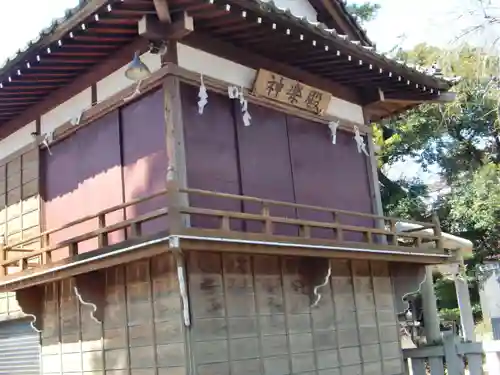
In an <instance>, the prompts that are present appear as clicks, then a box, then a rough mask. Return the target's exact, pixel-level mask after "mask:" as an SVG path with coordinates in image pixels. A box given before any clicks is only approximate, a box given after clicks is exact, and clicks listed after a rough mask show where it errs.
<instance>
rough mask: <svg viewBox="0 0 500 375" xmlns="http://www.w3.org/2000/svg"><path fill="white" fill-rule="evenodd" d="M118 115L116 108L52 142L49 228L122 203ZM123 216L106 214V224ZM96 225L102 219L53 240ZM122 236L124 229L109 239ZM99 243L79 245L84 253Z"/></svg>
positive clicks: (60, 253)
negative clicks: (90, 123) (64, 138)
mask: <svg viewBox="0 0 500 375" xmlns="http://www.w3.org/2000/svg"><path fill="white" fill-rule="evenodd" d="M118 119H119V116H118V112H116V111H115V112H112V113H110V114H108V115H106V116H105V117H103V118H101V119H99V120H97V121H96V122H95V123H93V124H92V125H90V126H87V127H84V128H82V129H81V130H79V131H77V132H76V133H74V134H73V135H72V136H70V137H69V138H68V139H66V140H64V141H62V142H59V143H57V144H55V145H54V146H53V147H51V152H52V155H46V158H45V173H46V175H45V179H44V180H45V191H44V195H45V197H44V202H45V207H44V214H45V224H46V227H47V228H57V227H60V226H62V225H64V224H66V223H68V222H70V221H73V220H75V219H77V218H80V217H84V216H86V215H91V214H94V213H95V212H98V211H100V210H103V209H105V208H108V207H112V206H115V205H118V204H120V203H122V202H123V193H122V175H121V159H120V138H119V121H118ZM45 152H47V151H45ZM120 220H123V214H122V213H120V212H113V213H111V214H109V215H106V222H107V224H114V223H116V222H118V221H120ZM97 228H98V221H97V220H89V221H87V222H85V223H82V224H80V225H77V226H74V227H71V228H69V229H67V230H63V231H60V232H57V233H54V234H53V235H51V239H50V240H51V242H52V243H57V242H56V241H61V240H64V239H66V238H69V237H73V236H77V235H79V234H82V233H85V232H88V231H91V230H94V229H97ZM122 236H123V233H120V232H117V233H113V234H111V235H110V239H109V241H110V243H113V242H118V241H120V239H121V238H122ZM96 248H97V240H90V241H87V242H85V243H82V244H81V245H80V248H79V249H80V251H83V252H85V251H90V250H94V249H96ZM66 256H68V251H67V250H65V249H63V250H58V251H56V252H54V253H53V255H52V257H53V259H54V260H55V259H61V258H63V257H66Z"/></svg>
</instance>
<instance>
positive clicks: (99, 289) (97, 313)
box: [74, 271, 106, 323]
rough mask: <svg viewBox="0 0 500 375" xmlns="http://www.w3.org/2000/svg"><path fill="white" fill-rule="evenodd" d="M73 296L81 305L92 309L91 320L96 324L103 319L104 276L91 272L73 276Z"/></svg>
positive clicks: (104, 299)
mask: <svg viewBox="0 0 500 375" xmlns="http://www.w3.org/2000/svg"><path fill="white" fill-rule="evenodd" d="M74 290H75V294H76V296H77V297H78V300H79V301H80V303H81V304H83V305H88V306H91V307H92V309H93V310H92V311H91V312H90V316H91V318H92V319H93V320H94V321H96V322H97V323H102V322H103V319H104V305H105V303H106V280H105V277H104V274H103V273H102V272H99V271H93V272H89V273H84V274H81V275H77V276H75V289H74Z"/></svg>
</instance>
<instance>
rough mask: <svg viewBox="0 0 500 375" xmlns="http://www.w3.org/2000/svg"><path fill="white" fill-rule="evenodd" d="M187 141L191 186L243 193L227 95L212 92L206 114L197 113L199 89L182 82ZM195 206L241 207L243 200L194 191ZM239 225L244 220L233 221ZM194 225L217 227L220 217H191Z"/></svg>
mask: <svg viewBox="0 0 500 375" xmlns="http://www.w3.org/2000/svg"><path fill="white" fill-rule="evenodd" d="M181 95H182V112H183V118H184V143H185V147H186V164H187V183H188V186H189V187H190V188H197V189H204V190H211V191H217V192H223V193H232V194H240V182H239V175H238V161H237V160H238V159H237V152H236V136H235V126H234V118H233V114H232V103H231V101H230V99H229V98H227V96H223V95H219V94H215V93H212V92H211V93H210V94H209V98H208V105H207V106H206V107H205V111H204V112H203V115H200V114H198V105H197V102H198V89H197V88H196V87H194V86H189V85H182V86H181ZM189 201H190V204H191V205H192V206H195V207H204V208H214V209H219V210H229V211H233V212H234V211H237V212H240V211H241V203H240V202H239V201H237V200H232V199H220V198H212V197H206V196H200V195H195V194H192V195H191V196H190V197H189ZM231 224H232V227H233V228H234V229H240V228H241V223H238V222H233V223H231ZM191 225H192V226H193V227H205V228H218V227H219V226H220V220H219V219H217V218H211V217H201V216H198V217H192V218H191Z"/></svg>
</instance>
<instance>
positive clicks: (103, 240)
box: [97, 215, 108, 247]
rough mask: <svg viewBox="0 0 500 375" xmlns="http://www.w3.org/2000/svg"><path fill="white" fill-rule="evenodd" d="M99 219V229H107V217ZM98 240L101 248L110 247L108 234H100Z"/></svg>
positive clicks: (103, 216)
mask: <svg viewBox="0 0 500 375" xmlns="http://www.w3.org/2000/svg"><path fill="white" fill-rule="evenodd" d="M97 219H98V221H99V229H102V228H105V227H106V216H105V215H99V216H98V218H97ZM97 240H98V246H99V247H104V246H108V234H107V233H100V234H99V236H98V239H97Z"/></svg>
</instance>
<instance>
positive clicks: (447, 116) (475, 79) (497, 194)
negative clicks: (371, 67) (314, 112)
mask: <svg viewBox="0 0 500 375" xmlns="http://www.w3.org/2000/svg"><path fill="white" fill-rule="evenodd" d="M398 57H399V58H402V59H404V60H406V61H408V62H411V63H414V64H419V65H427V66H428V65H431V64H433V63H438V64H439V65H440V66H441V68H442V70H443V74H444V75H454V74H455V75H459V76H461V77H462V81H461V82H460V83H459V84H458V85H457V86H456V87H455V88H454V91H455V92H456V100H455V101H454V102H452V103H448V104H445V105H443V104H425V105H421V106H420V107H418V108H415V109H412V110H410V111H408V112H406V113H404V114H402V115H401V116H398V117H397V118H394V119H392V120H391V121H390V122H389V123H388V124H386V126H388V127H389V128H390V129H392V130H393V131H394V133H395V134H394V135H393V136H392V137H390V138H389V139H385V140H384V139H383V137H381V136H380V132H376V133H375V139H376V140H377V142H378V144H379V146H380V149H381V151H380V153H379V166H380V167H381V169H382V170H387V169H388V168H390V167H391V166H393V165H394V164H395V163H396V162H400V161H403V160H408V159H409V158H410V159H412V160H414V161H416V162H417V163H419V164H420V165H421V167H422V168H423V169H424V170H429V168H431V167H432V169H433V170H436V169H437V170H438V171H439V172H438V174H439V177H440V179H441V184H442V187H443V189H441V190H439V191H437V192H436V193H435V194H434V196H433V199H432V200H429V195H430V194H429V190H430V189H429V187H426V186H425V184H424V183H423V182H422V181H418V180H415V179H409V180H407V181H393V182H392V185H391V184H389V183H387V182H386V183H385V184H384V179H383V178H381V183H382V185H383V189H382V191H383V204H384V207H385V210H386V212H387V213H389V214H391V215H399V216H402V217H411V218H414V219H419V218H422V217H426V216H429V215H430V213H431V212H435V213H437V214H438V216H439V217H440V220H441V223H442V226H443V230H445V231H447V232H450V233H452V234H456V235H458V236H461V237H464V238H467V239H469V240H471V241H472V242H473V244H474V257H473V259H471V260H468V269H469V270H473V269H474V266H475V264H477V263H479V262H482V261H483V260H484V259H485V258H487V257H490V256H492V255H499V254H500V88H499V85H498V82H499V80H498V79H497V78H496V77H495V76H494V74H498V73H497V72H498V66H500V64H499V58H498V57H497V56H489V55H487V54H485V53H484V51H482V50H478V49H474V48H471V47H468V46H465V47H463V48H462V49H460V50H450V51H446V50H444V51H443V50H439V49H438V48H435V47H429V46H426V45H423V44H422V45H419V46H416V47H415V49H413V50H412V51H398ZM452 286H453V285H452V284H451V288H450V282H449V281H442V280H441V281H439V280H438V282H437V285H436V292H437V295H438V299H439V304H440V306H441V308H444V309H451V310H446V311H445V312H444V313H443V314H445V315H447V314H448V313H449V314H452V313H453V310H452V309H454V308H456V307H457V305H456V300H455V292H454V288H452ZM472 287H473V289H472V290H471V292H472V295H473V298H474V299H475V300H477V290H476V289H477V288H476V286H475V285H474V283H472ZM449 314H448V315H449Z"/></svg>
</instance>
